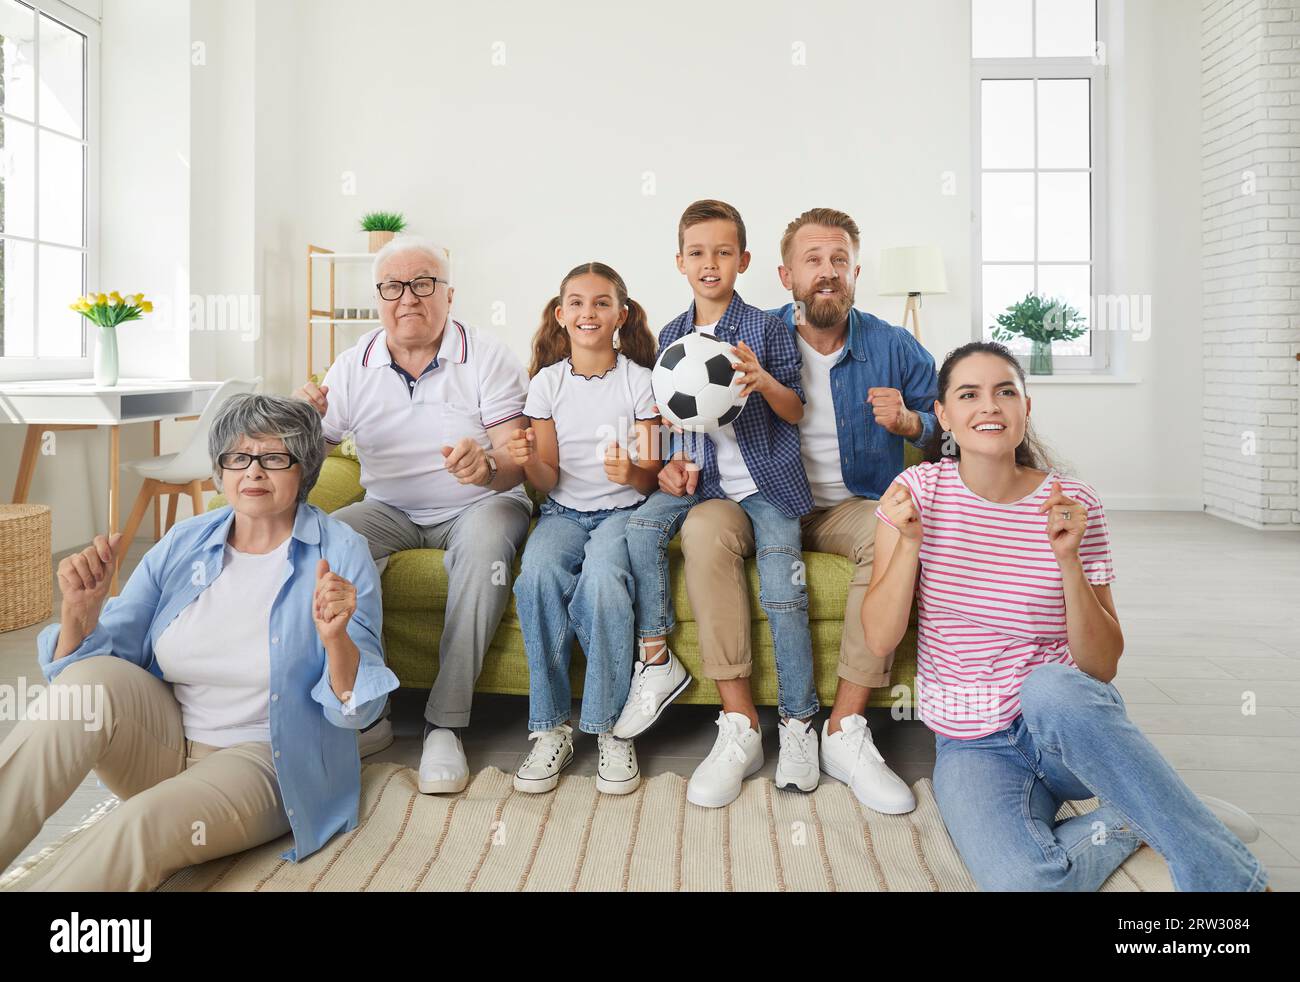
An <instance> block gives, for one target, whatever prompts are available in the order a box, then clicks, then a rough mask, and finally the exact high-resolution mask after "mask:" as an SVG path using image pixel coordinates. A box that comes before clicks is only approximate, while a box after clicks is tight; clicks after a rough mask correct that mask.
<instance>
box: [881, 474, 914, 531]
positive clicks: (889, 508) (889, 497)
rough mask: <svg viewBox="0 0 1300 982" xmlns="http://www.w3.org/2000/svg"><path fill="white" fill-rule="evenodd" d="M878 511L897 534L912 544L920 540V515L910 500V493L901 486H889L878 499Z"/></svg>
mask: <svg viewBox="0 0 1300 982" xmlns="http://www.w3.org/2000/svg"><path fill="white" fill-rule="evenodd" d="M879 507H880V510H881V512H883V513H884V515H885V517H886V518H888V519H889V521H890V522H892V523H893V525H894V527H895V528H896V529H898V534H899V535H901V536H902V537H903V538H905V539H908V540H910V541H912V542H919V541H920V540H921V513H920V512H919V511H918V510H917V508H916V502H915V501H913V500H912V492H911V491H909V490H907V488H905V487H904V486H903V485H901V484H891V485H890V486H889V490H888V491H886V492H885V494H884V497H882V498H881V499H880V506H879Z"/></svg>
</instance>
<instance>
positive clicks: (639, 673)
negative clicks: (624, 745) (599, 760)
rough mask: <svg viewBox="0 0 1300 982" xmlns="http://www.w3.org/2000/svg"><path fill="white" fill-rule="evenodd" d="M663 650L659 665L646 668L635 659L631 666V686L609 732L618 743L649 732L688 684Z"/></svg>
mask: <svg viewBox="0 0 1300 982" xmlns="http://www.w3.org/2000/svg"><path fill="white" fill-rule="evenodd" d="M664 650H665V651H666V652H668V659H667V660H666V661H665V662H663V664H661V665H647V664H646V663H645V662H643V661H640V660H638V661H637V663H636V664H635V665H633V666H632V687H631V689H630V690H629V691H628V695H627V702H625V703H624V704H623V712H622V713H620V714H619V717H618V722H617V723H615V724H614V729H613V730H612V731H611V732H612V733H613V734H614V736H616V737H618V738H619V739H620V740H631V739H632V738H633V737H637V736H640V735H641V734H642V733H644V732H645V731H646V730H648V729H650V726H651V724H653V723H654V721H655V720H657V719H658V718H659V716H660V714H661V713H662V712H663V711H664V710H665V709H666V708H668V704H669V703H670V702H672V701H673V700H674V699H676V698H677V697H678V696H680V695H681V694H682V693H683V692H684V691H685V690H686V687H687V686H688V685H690V684H691V676H690V674H689V673H688V672H687V671H686V668H685V666H683V665H682V663H681V662H680V661H678V660H677V656H676V655H674V654H673V652H672V649H671V648H669V647H667V646H666V645H665V646H664Z"/></svg>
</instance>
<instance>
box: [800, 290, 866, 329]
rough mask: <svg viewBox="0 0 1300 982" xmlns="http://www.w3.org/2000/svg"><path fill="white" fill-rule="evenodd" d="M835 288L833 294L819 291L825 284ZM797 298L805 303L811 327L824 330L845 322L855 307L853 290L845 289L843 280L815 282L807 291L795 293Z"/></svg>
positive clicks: (805, 318) (806, 320)
mask: <svg viewBox="0 0 1300 982" xmlns="http://www.w3.org/2000/svg"><path fill="white" fill-rule="evenodd" d="M828 285H829V286H830V287H831V288H832V289H834V290H835V292H834V293H831V294H821V293H818V292H817V291H818V290H820V289H822V288H823V287H824V286H828ZM794 298H795V300H796V301H797V302H798V303H800V304H802V305H803V310H804V320H805V322H806V323H807V324H808V326H809V327H814V328H817V329H818V330H822V331H829V330H834V329H835V328H837V327H839V326H841V325H842V324H843V323H844V320H845V318H847V317H848V316H849V311H850V310H852V309H853V291H850V290H845V289H844V284H843V282H842V281H841V282H835V283H830V284H827V283H825V282H821V283H814V284H813V285H812V286H811V287H809V288H808V290H807V291H806V292H805V293H802V294H800V293H797V292H796V293H795V295H794Z"/></svg>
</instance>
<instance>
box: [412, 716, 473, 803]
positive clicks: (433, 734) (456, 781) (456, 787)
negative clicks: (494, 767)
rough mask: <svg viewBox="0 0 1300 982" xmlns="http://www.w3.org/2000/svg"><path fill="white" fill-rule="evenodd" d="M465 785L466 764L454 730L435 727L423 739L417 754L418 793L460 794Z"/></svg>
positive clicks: (463, 751) (466, 775)
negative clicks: (418, 763) (418, 754)
mask: <svg viewBox="0 0 1300 982" xmlns="http://www.w3.org/2000/svg"><path fill="white" fill-rule="evenodd" d="M467 784H469V761H467V760H466V759H465V748H464V747H462V746H461V745H460V738H459V737H457V736H456V731H455V730H448V729H443V728H442V727H436V728H434V729H432V730H430V731H429V734H428V736H426V737H425V738H424V752H423V753H421V754H420V791H421V792H422V793H423V794H448V793H454V792H456V791H464V790H465V785H467Z"/></svg>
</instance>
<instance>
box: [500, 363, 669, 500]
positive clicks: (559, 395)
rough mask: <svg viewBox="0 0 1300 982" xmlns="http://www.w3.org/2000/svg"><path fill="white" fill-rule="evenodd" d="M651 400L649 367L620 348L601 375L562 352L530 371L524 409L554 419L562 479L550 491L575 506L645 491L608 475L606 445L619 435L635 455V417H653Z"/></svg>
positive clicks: (638, 496)
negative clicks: (579, 368) (581, 370)
mask: <svg viewBox="0 0 1300 982" xmlns="http://www.w3.org/2000/svg"><path fill="white" fill-rule="evenodd" d="M654 404H655V398H654V393H653V392H652V391H651V388H650V369H648V368H645V367H644V366H642V365H638V364H637V363H636V362H634V361H630V360H629V359H628V358H627V356H626V355H622V354H620V355H619V356H618V357H617V358H616V359H615V361H614V367H613V368H611V369H610V370H609V371H607V372H605V374H603V375H596V376H592V377H587V376H585V375H579V374H578V373H577V372H576V371H575V370H574V368H573V362H572V361H571V360H570V359H568V358H566V359H564V361H560V362H556V363H555V364H554V365H548V366H547V367H545V368H543V369H542V370H541V371H540V372H538V373H537V374H536V375H535V376H533V380H532V382H531V383H530V384H529V386H528V401H527V402H526V403H525V404H524V415H525V416H528V417H530V418H532V419H552V420H554V421H555V436H556V440H557V441H558V443H559V447H560V480H559V481H558V483H556V485H555V487H554V488H552V489H551V497H552V498H554V499H555V500H556V501H557V502H559V503H560V504H562V505H564V506H565V507H566V508H574V509H577V510H578V511H600V510H602V509H605V508H624V507H627V506H628V505H635V504H637V503H638V502H639V501H641V500H642V498H643V497H644V496H643V495H642V494H641V493H640V492H639V491H637V490H636V488H631V487H628V486H627V485H626V484H615V483H613V482H612V481H611V480H610V479H609V478H608V477H607V476H606V474H605V450H606V448H608V447H609V445H610V443H611V441H612V440H614V439H617V440H618V442H619V444H620V445H621V446H623V447H625V448H627V449H628V450H630V451H631V453H632V456H633V458H634V459H635V458H636V456H637V452H636V451H637V444H636V420H641V419H657V418H658V416H657V414H656V413H655V411H654Z"/></svg>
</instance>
